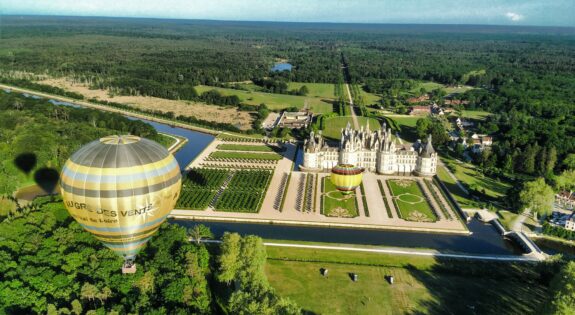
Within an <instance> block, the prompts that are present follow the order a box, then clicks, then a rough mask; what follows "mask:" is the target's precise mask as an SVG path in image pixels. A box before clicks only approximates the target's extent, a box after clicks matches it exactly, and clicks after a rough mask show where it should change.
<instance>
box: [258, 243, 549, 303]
mask: <svg viewBox="0 0 575 315" xmlns="http://www.w3.org/2000/svg"><path fill="white" fill-rule="evenodd" d="M266 251H267V253H268V262H267V264H266V274H267V276H268V279H269V281H270V283H271V285H272V286H273V287H274V288H275V289H276V290H277V291H278V293H279V294H280V295H282V296H285V297H289V298H291V299H293V300H295V301H296V302H297V303H298V304H299V305H300V306H301V307H303V308H304V309H305V310H306V311H310V312H313V313H315V314H405V313H411V314H414V313H415V314H428V313H433V314H446V313H450V314H468V313H470V312H472V313H475V314H501V311H502V310H505V312H504V313H506V314H529V313H534V312H535V311H536V310H537V309H538V308H539V306H540V305H541V304H542V303H543V302H544V298H545V297H546V295H545V294H546V293H545V292H546V289H547V288H546V287H545V286H543V285H541V284H540V283H538V282H537V280H538V278H537V274H535V272H533V271H532V270H533V269H532V268H525V266H523V265H514V264H509V263H504V264H503V263H493V262H489V263H482V262H474V261H461V260H458V261H450V260H442V259H435V258H431V257H417V256H401V255H387V254H376V253H360V252H347V251H338V250H322V249H302V248H284V247H271V246H268V247H266ZM321 268H326V269H328V276H327V277H324V276H322V275H321V273H320V269H321ZM349 273H357V274H358V278H359V280H358V282H353V281H351V278H350V276H349ZM390 275H391V276H393V277H394V284H392V285H391V284H389V282H388V281H387V279H386V277H387V276H390Z"/></svg>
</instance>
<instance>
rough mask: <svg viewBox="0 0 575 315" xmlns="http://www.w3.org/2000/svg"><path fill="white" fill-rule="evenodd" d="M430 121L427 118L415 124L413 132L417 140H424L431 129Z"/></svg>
mask: <svg viewBox="0 0 575 315" xmlns="http://www.w3.org/2000/svg"><path fill="white" fill-rule="evenodd" d="M431 124H432V121H431V119H429V118H420V119H418V120H417V122H416V123H415V131H416V132H417V137H418V138H419V139H425V138H426V137H427V135H428V134H429V130H430V129H431Z"/></svg>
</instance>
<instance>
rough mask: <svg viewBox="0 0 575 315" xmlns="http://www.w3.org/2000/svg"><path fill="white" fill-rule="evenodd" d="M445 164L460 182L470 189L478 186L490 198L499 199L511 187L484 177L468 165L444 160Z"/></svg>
mask: <svg viewBox="0 0 575 315" xmlns="http://www.w3.org/2000/svg"><path fill="white" fill-rule="evenodd" d="M442 160H443V162H444V163H445V164H447V165H449V166H450V168H451V170H452V172H453V174H454V175H455V177H457V179H459V181H461V182H463V183H465V184H466V185H467V186H468V187H473V186H476V187H477V189H479V190H480V191H483V190H485V194H486V195H487V196H489V197H493V198H499V197H502V196H504V195H505V194H506V193H507V190H508V189H509V188H511V185H510V184H508V183H505V182H502V181H499V180H497V179H494V178H490V177H487V176H484V175H482V174H481V173H480V172H478V171H477V170H475V167H474V166H473V165H471V164H468V163H458V162H455V161H454V160H452V159H447V158H442Z"/></svg>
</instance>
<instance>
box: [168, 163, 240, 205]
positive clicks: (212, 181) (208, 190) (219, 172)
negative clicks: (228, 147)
mask: <svg viewBox="0 0 575 315" xmlns="http://www.w3.org/2000/svg"><path fill="white" fill-rule="evenodd" d="M229 175H230V171H229V170H224V169H211V168H194V169H191V170H190V171H189V172H187V173H186V174H185V175H184V177H183V179H182V191H181V194H180V199H178V202H177V204H176V208H177V209H194V210H203V209H206V208H207V207H208V205H209V204H210V202H211V201H212V200H213V199H214V197H215V196H216V193H217V192H218V190H219V189H220V187H221V186H222V184H223V183H224V181H225V180H226V179H227V178H228V177H229Z"/></svg>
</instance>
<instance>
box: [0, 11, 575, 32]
mask: <svg viewBox="0 0 575 315" xmlns="http://www.w3.org/2000/svg"><path fill="white" fill-rule="evenodd" d="M3 16H12V17H17V16H31V17H64V18H109V19H149V20H177V21H208V22H243V23H247V22H260V23H292V24H347V25H444V26H499V27H518V28H521V27H542V28H566V29H573V30H575V26H565V25H536V24H524V25H512V24H475V23H420V22H333V21H279V20H276V21H274V20H242V19H238V20H225V19H197V18H178V17H154V16H111V15H60V14H31V13H9V14H2V13H0V18H1V17H3ZM0 21H1V20H0ZM0 26H1V24H0Z"/></svg>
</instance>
